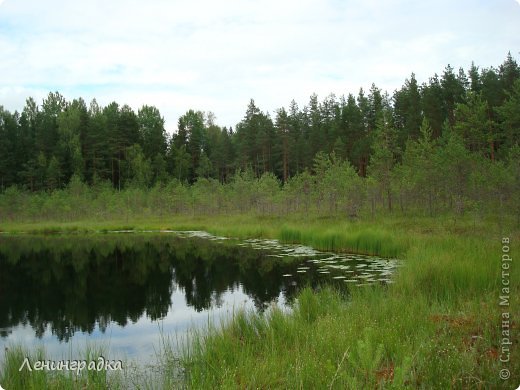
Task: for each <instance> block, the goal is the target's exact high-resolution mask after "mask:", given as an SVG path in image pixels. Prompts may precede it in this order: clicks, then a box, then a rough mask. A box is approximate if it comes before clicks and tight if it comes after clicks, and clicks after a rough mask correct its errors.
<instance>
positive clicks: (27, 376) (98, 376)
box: [0, 345, 125, 390]
mask: <svg viewBox="0 0 520 390" xmlns="http://www.w3.org/2000/svg"><path fill="white" fill-rule="evenodd" d="M104 352H105V350H104V348H102V347H96V346H94V347H93V346H87V347H86V348H85V350H84V351H83V352H82V357H81V359H80V360H85V361H86V364H87V367H88V364H89V362H96V363H97V362H98V357H99V356H106V353H104ZM26 358H27V359H28V362H29V363H30V366H29V367H28V364H27V363H24V361H25V359H26ZM48 360H49V358H48V356H47V355H46V352H45V350H44V349H43V348H39V349H37V350H36V351H31V350H28V349H27V348H25V347H23V346H21V345H15V346H13V347H11V348H8V349H7V350H6V351H5V355H4V362H3V365H2V367H1V370H0V384H1V385H2V386H3V387H4V388H5V389H26V390H41V389H87V388H88V389H107V388H124V383H125V382H124V381H123V377H124V375H123V373H122V371H108V370H107V371H105V370H101V371H97V370H88V369H83V370H65V369H61V370H51V369H39V368H38V367H37V366H35V363H36V362H37V361H48ZM61 360H63V359H59V360H56V361H55V362H59V361H61ZM54 364H56V363H54Z"/></svg>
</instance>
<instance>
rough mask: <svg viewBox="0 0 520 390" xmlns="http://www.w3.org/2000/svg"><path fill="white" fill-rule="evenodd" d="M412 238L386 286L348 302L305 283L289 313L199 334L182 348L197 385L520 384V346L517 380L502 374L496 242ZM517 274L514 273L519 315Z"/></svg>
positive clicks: (514, 311) (244, 316)
mask: <svg viewBox="0 0 520 390" xmlns="http://www.w3.org/2000/svg"><path fill="white" fill-rule="evenodd" d="M412 242H413V245H412V247H411V248H410V250H409V251H408V252H407V254H406V259H405V266H404V267H403V268H402V269H401V270H400V272H399V274H398V275H397V279H396V283H395V284H393V285H391V286H390V287H389V288H386V289H385V288H378V287H365V288H359V289H354V290H352V294H351V297H350V299H349V300H346V299H345V298H344V297H343V296H342V295H340V294H339V293H338V292H336V291H332V290H330V289H325V290H323V291H321V292H319V293H313V292H312V291H310V290H304V291H303V292H302V293H301V294H300V296H299V298H298V304H297V306H296V308H295V310H294V312H293V313H292V314H289V315H287V314H283V313H281V312H280V311H279V310H277V309H274V310H273V311H272V312H270V313H269V314H268V315H266V316H261V315H258V314H254V313H243V312H241V313H238V314H237V315H236V316H235V317H234V318H233V319H232V320H230V322H229V323H227V324H225V325H223V326H220V327H214V328H213V329H211V330H210V331H209V332H202V333H201V332H196V333H195V334H194V343H193V344H192V345H191V349H186V350H185V354H184V359H185V365H186V367H187V370H188V371H187V373H188V383H189V385H190V387H192V388H197V389H198V388H208V389H209V388H340V389H342V388H352V389H357V388H377V387H382V388H395V389H401V388H436V389H437V388H438V389H446V388H511V389H514V388H516V385H518V383H520V370H519V369H520V354H519V353H518V352H519V351H518V348H515V349H514V351H513V354H512V356H511V363H510V366H509V367H508V368H509V369H510V371H511V373H512V378H511V379H510V380H509V381H508V382H504V381H502V380H501V379H500V378H499V377H498V373H499V370H500V368H502V366H501V364H500V362H499V360H498V354H499V353H500V345H499V340H500V337H501V335H500V322H499V319H500V310H501V308H500V307H499V305H498V294H499V289H498V287H499V284H498V283H499V281H500V280H499V275H500V260H499V256H500V254H501V252H500V245H499V241H498V242H497V241H494V240H492V239H489V240H482V239H480V240H477V239H472V238H471V237H469V238H464V237H462V236H459V237H451V236H449V235H448V236H443V237H439V236H437V237H432V238H430V239H425V240H423V241H414V240H412ZM517 254H518V250H516V251H515V256H517ZM497 258H498V260H497ZM519 268H520V267H519ZM518 276H519V270H516V271H514V273H512V275H511V281H512V282H514V285H515V287H514V289H513V291H512V292H511V299H512V302H511V307H510V310H511V315H513V316H515V317H516V318H518V317H517V316H518V314H519V311H518V307H519V306H518V304H519V301H518V297H519V296H520V294H519V292H520V291H519V288H518V280H520V278H519V277H518ZM515 340H516V341H514V342H518V341H519V338H518V335H516V336H515Z"/></svg>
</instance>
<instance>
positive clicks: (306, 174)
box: [0, 53, 520, 219]
mask: <svg viewBox="0 0 520 390" xmlns="http://www.w3.org/2000/svg"><path fill="white" fill-rule="evenodd" d="M519 141H520V67H519V65H518V64H517V62H516V61H515V59H514V58H513V57H512V56H511V54H510V53H509V54H508V55H507V57H506V59H505V60H504V62H503V63H502V64H501V65H499V67H498V68H494V67H491V68H485V69H479V68H478V67H477V66H476V65H474V64H472V66H471V68H470V69H469V70H468V71H467V72H465V71H464V70H463V69H462V68H461V69H459V70H458V72H455V71H454V69H453V68H452V67H451V66H449V65H448V66H447V67H446V68H445V69H444V71H443V73H442V75H441V76H438V75H437V74H435V75H434V76H433V77H431V78H430V79H429V81H428V82H427V83H423V84H421V85H419V84H418V82H417V80H416V78H415V75H414V74H413V73H412V74H411V76H410V78H409V79H406V81H405V83H404V85H403V86H402V87H401V88H400V89H398V90H396V91H395V92H394V93H393V95H392V96H390V95H389V94H388V93H385V92H382V91H381V90H380V89H379V88H377V87H376V86H375V85H374V84H372V87H371V88H370V90H369V91H368V93H366V92H365V91H363V89H360V91H359V93H358V94H357V96H355V95H353V94H348V96H347V97H345V96H342V97H340V98H337V97H336V96H334V95H329V96H327V97H326V98H325V99H324V100H323V101H319V100H318V97H317V96H316V95H315V94H314V95H312V96H311V97H310V101H309V103H308V104H307V105H306V106H305V107H303V109H300V108H299V107H298V105H297V104H296V102H295V101H294V100H293V101H292V102H291V103H290V105H289V108H288V109H286V108H283V107H282V108H280V109H278V110H276V112H275V115H274V119H273V118H272V117H271V116H270V115H269V114H268V113H264V112H263V111H262V110H261V109H260V108H259V107H257V106H256V105H255V102H254V101H253V100H251V101H250V103H249V105H248V107H247V110H246V113H245V116H244V118H243V119H242V121H241V122H240V123H238V124H237V125H236V128H235V129H232V128H226V127H220V126H218V125H217V124H216V123H215V116H214V115H213V114H212V113H204V112H202V111H195V110H189V111H188V112H186V113H185V114H184V115H183V116H181V117H180V118H179V120H178V131H177V133H174V134H172V135H171V136H170V135H168V134H167V132H166V131H165V128H164V119H163V117H162V116H161V114H160V112H159V110H158V109H157V108H155V107H153V106H147V105H145V106H143V107H142V108H140V109H139V110H138V112H137V113H135V112H134V111H133V110H132V109H131V108H130V107H129V106H128V105H123V106H120V105H119V104H118V103H116V102H113V103H110V104H109V105H107V106H106V107H101V106H99V105H98V103H97V102H96V100H92V102H90V104H88V105H87V103H86V102H85V101H84V100H83V99H82V98H78V99H74V100H73V101H72V102H68V101H66V100H65V98H64V97H63V96H61V95H60V94H59V93H58V92H54V93H49V95H48V96H47V98H46V99H44V100H43V102H42V104H41V106H38V105H37V104H36V102H35V101H34V99H32V98H29V99H27V101H26V105H25V107H24V109H23V111H22V112H21V113H19V112H14V113H11V112H9V111H7V110H5V109H3V107H1V106H0V193H1V194H0V216H2V215H3V216H7V217H8V218H11V219H13V218H16V217H17V216H20V215H27V216H31V217H41V218H45V217H46V216H47V217H49V216H50V214H49V215H47V214H45V210H46V208H47V209H48V212H49V213H51V214H52V216H55V217H56V216H57V217H59V218H61V217H63V218H70V217H71V215H72V216H76V217H78V216H79V214H81V211H80V210H81V207H80V205H79V203H78V205H76V206H74V205H72V204H71V203H69V204H68V206H67V207H65V206H63V208H61V206H59V201H58V200H56V199H58V198H59V196H61V195H60V194H62V195H63V196H69V197H70V198H73V196H71V194H76V196H87V194H90V195H88V196H90V197H91V198H89V199H90V200H89V202H90V203H89V204H90V206H89V207H94V206H95V204H96V199H97V200H99V199H101V198H99V196H100V195H99V194H100V193H104V192H112V193H118V192H121V191H125V192H127V194H128V193H130V192H131V191H134V192H135V191H137V190H141V195H140V197H141V198H140V199H139V200H137V198H135V197H132V198H131V197H130V196H127V197H125V200H121V201H120V204H119V203H118V202H119V201H114V202H115V203H114V204H112V206H110V205H108V206H107V205H106V204H105V206H102V203H103V201H102V200H99V202H100V204H99V212H100V213H109V212H110V211H109V210H110V207H112V209H111V210H112V212H113V213H114V215H118V213H119V212H120V208H121V209H125V208H126V209H128V207H130V204H131V203H132V202H133V203H132V205H133V206H135V207H136V208H144V209H154V210H156V211H157V210H158V212H160V213H162V212H185V211H186V210H188V211H190V212H206V213H211V212H229V211H239V212H244V211H250V210H257V211H259V212H269V213H277V212H288V211H293V210H296V211H302V212H308V211H310V210H313V211H317V212H320V213H331V214H332V213H338V212H346V213H347V214H348V215H350V216H357V215H358V214H359V213H360V211H362V210H366V211H367V212H368V211H371V212H372V213H374V212H375V211H376V210H388V211H392V210H400V211H402V212H404V213H406V212H407V211H411V210H420V211H421V212H424V213H426V214H429V215H434V214H436V213H439V212H444V211H449V212H456V213H459V214H461V213H464V212H465V210H477V211H479V212H483V211H484V210H486V211H492V210H495V211H496V210H498V209H501V210H504V212H505V213H506V214H514V215H516V216H517V218H520V203H519V198H520V146H519ZM48 193H52V194H54V195H53V196H54V199H55V200H56V202H58V203H57V204H53V203H52V200H47V202H51V203H47V206H45V204H46V203H45V202H46V201H45V200H44V199H45V197H47V198H49V199H50V197H49V195H48ZM154 194H155V195H154ZM157 194H161V195H160V196H159V195H157ZM154 196H155V198H154ZM29 198H31V199H32V201H31V202H32V203H31V202H29V200H27V199H29ZM152 198H153V199H152ZM24 199H26V201H27V202H29V203H27V202H25V201H24ZM38 199H40V200H38ZM105 200H106V199H105ZM24 202H25V203H24ZM171 202H172V203H171ZM103 207H108V208H107V209H106V210H104V209H103ZM62 209H63V210H65V211H63V210H62ZM31 210H32V211H31ZM60 210H62V211H63V213H62V214H60ZM102 210H104V211H102ZM118 210H119V211H118ZM506 210H507V211H506ZM84 212H85V213H86V215H88V213H89V211H88V208H87V209H85V210H84ZM78 213H79V214H78ZM60 216H61V217H60ZM105 216H106V215H105Z"/></svg>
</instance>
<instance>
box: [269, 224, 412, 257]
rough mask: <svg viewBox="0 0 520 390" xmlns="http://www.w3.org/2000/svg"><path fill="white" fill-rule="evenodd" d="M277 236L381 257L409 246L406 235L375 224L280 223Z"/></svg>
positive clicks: (337, 249) (318, 246)
mask: <svg viewBox="0 0 520 390" xmlns="http://www.w3.org/2000/svg"><path fill="white" fill-rule="evenodd" d="M278 237H279V239H280V241H282V242H286V243H302V244H305V245H310V246H312V247H313V248H316V249H319V250H325V251H335V252H352V253H359V254H367V255H377V256H384V257H399V256H401V255H402V254H403V253H404V252H405V251H406V249H407V248H408V246H409V242H408V240H407V238H406V237H397V236H395V235H393V234H390V233H388V232H387V231H385V230H380V229H376V228H361V229H360V228H359V227H355V226H347V227H341V228H338V227H337V226H336V227H328V228H327V227H325V228H324V227H323V226H315V227H311V228H294V227H288V226H283V227H282V228H281V229H280V232H279V236H278Z"/></svg>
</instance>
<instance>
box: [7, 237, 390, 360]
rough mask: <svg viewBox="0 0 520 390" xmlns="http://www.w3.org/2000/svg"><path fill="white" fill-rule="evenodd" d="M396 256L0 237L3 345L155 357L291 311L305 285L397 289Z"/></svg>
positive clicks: (205, 241) (208, 242) (221, 243)
mask: <svg viewBox="0 0 520 390" xmlns="http://www.w3.org/2000/svg"><path fill="white" fill-rule="evenodd" d="M397 266H399V263H398V262H397V261H396V260H386V259H381V258H377V257H368V256H361V255H338V254H332V253H324V252H319V251H315V250H313V249H312V248H309V247H305V246H301V245H282V244H280V243H279V242H278V241H276V240H245V241H239V240H235V239H226V238H223V237H215V236H212V235H209V234H207V233H204V232H171V231H169V232H141V233H129V232H112V233H108V234H90V235H54V236H32V235H17V236H9V235H2V236H0V347H1V348H2V350H3V349H4V348H5V347H6V346H9V345H11V344H15V343H21V344H23V345H25V346H27V347H29V348H34V347H35V346H39V345H44V346H45V350H46V351H47V353H48V356H49V357H50V358H54V359H64V358H75V359H77V358H80V357H81V356H83V355H82V354H81V350H82V349H84V348H85V346H86V345H87V343H92V342H93V343H94V344H96V343H99V344H102V345H104V346H108V353H107V355H108V356H106V358H107V359H120V358H124V359H130V360H136V361H141V362H142V361H148V360H150V359H151V358H153V357H154V356H155V351H156V350H157V349H158V347H159V343H160V337H161V333H162V334H163V335H171V336H172V337H173V338H179V339H180V338H183V337H185V336H186V334H187V332H188V330H189V329H192V328H200V327H205V326H207V325H208V322H212V323H217V324H218V323H219V321H221V320H225V319H226V318H229V317H230V316H231V315H232V313H233V311H236V310H238V309H240V308H245V309H248V310H256V311H264V310H266V309H267V308H268V307H269V305H271V304H275V303H276V304H277V305H278V306H281V307H283V308H286V309H288V308H289V307H290V305H291V304H292V302H293V301H294V299H295V298H294V297H295V295H296V293H297V291H298V288H299V287H300V286H304V285H311V286H313V287H317V286H320V285H323V284H331V283H333V284H335V285H337V286H339V287H340V288H343V289H345V290H346V289H348V288H355V287H354V286H360V287H362V286H366V285H369V284H373V283H391V279H390V277H391V275H392V273H393V271H394V269H395V268H396V267H397ZM1 359H3V354H0V360H1Z"/></svg>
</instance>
